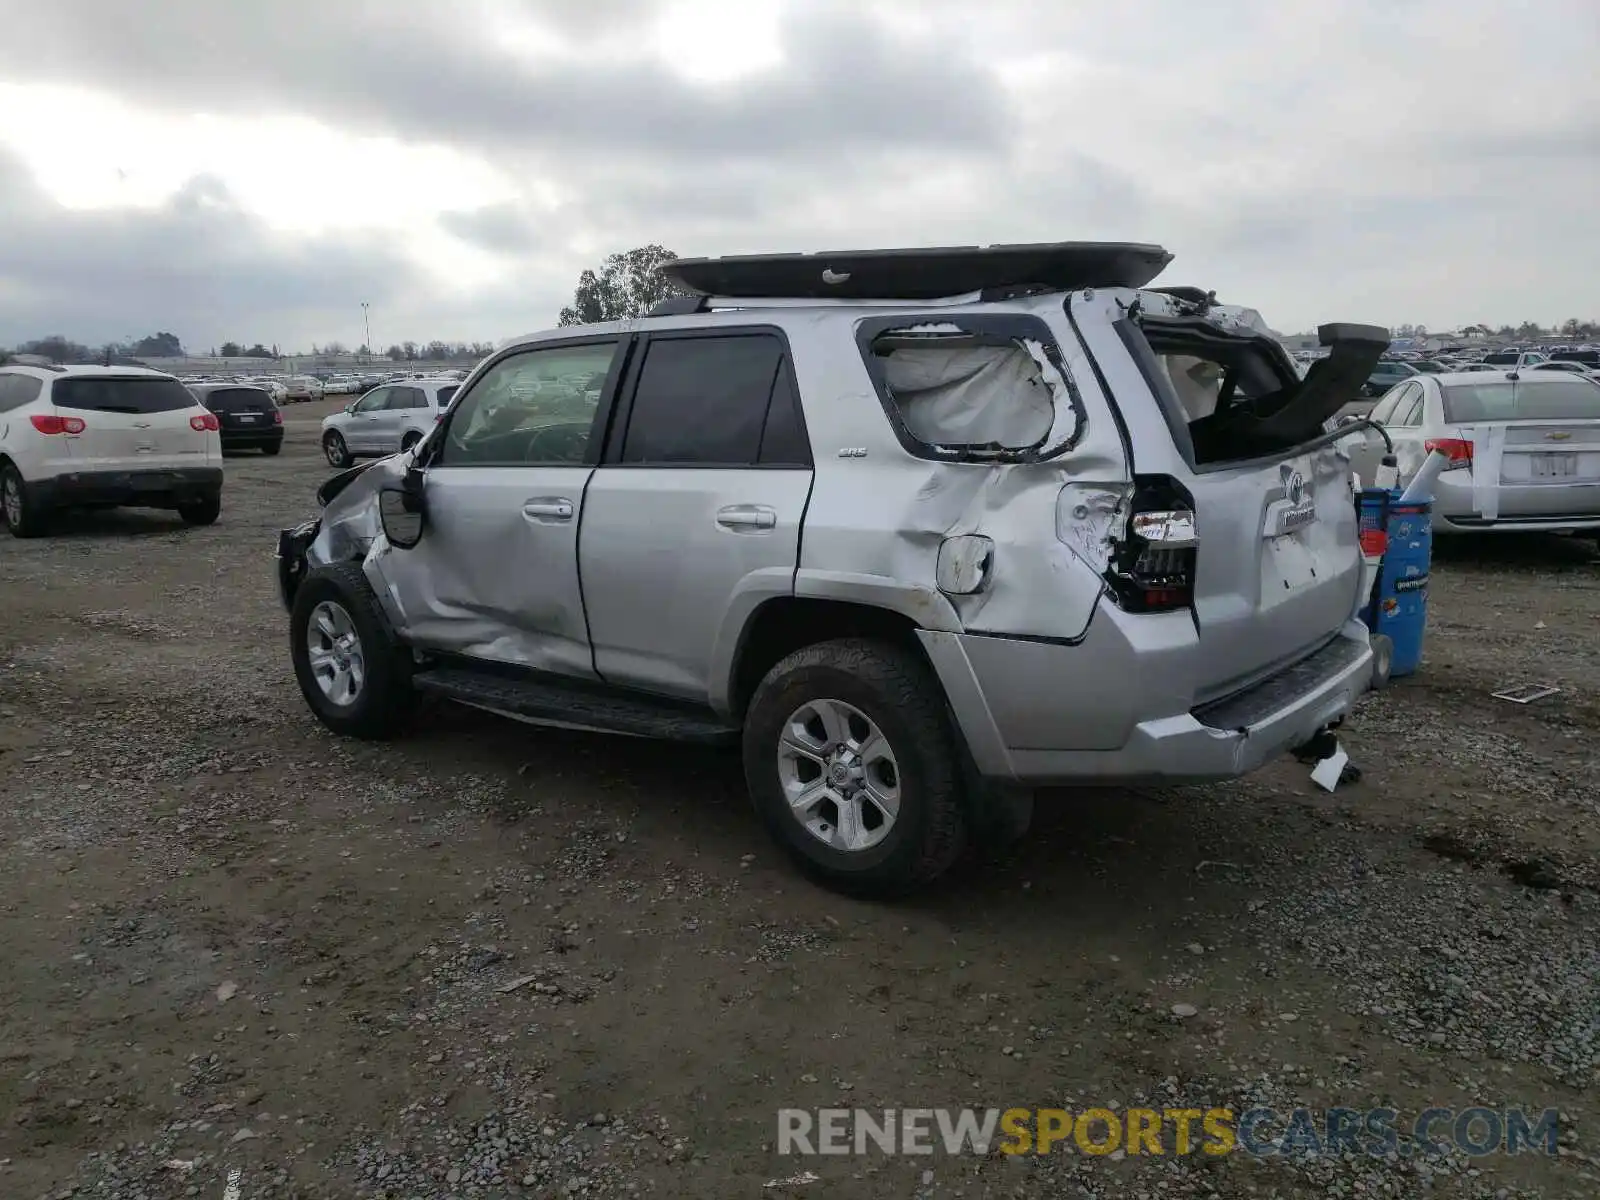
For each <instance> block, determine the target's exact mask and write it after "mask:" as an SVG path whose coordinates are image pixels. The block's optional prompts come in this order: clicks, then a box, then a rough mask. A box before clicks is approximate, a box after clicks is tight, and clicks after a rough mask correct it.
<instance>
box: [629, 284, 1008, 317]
mask: <svg viewBox="0 0 1600 1200" xmlns="http://www.w3.org/2000/svg"><path fill="white" fill-rule="evenodd" d="M1037 290H1038V289H1036V288H1025V289H1007V290H1005V291H1003V292H1002V291H1000V290H998V289H985V290H983V291H972V292H963V293H962V294H961V295H958V296H935V297H931V298H929V299H926V300H907V299H905V298H904V297H895V296H891V297H887V298H885V297H881V296H872V297H863V298H860V299H856V298H852V299H848V300H844V299H840V298H838V297H830V298H828V299H825V300H813V299H810V298H809V297H805V296H668V297H667V298H666V299H665V300H663V301H661V302H660V303H659V304H657V305H656V306H655V307H654V308H652V309H651V310H650V311H649V312H647V313H645V316H647V317H682V316H687V315H689V314H691V313H708V312H727V311H732V310H739V309H751V308H860V307H862V306H863V305H871V306H872V307H874V308H947V307H955V306H957V305H962V304H977V303H979V302H980V301H984V300H1004V299H1008V298H1010V296H1012V295H1018V294H1027V293H1029V292H1032V291H1037Z"/></svg>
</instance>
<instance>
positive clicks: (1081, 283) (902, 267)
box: [658, 242, 1172, 316]
mask: <svg viewBox="0 0 1600 1200" xmlns="http://www.w3.org/2000/svg"><path fill="white" fill-rule="evenodd" d="M1171 261H1172V255H1171V254H1169V253H1168V252H1167V251H1166V250H1164V249H1162V248H1161V247H1160V246H1155V245H1149V244H1146V243H1141V242H1041V243H1036V244H1027V245H1000V246H935V247H925V248H918V249H899V250H829V251H824V252H821V253H817V254H747V255H732V256H729V257H725V258H680V259H676V260H674V261H673V262H670V263H667V264H666V265H665V266H664V267H662V268H661V273H662V274H663V275H665V276H666V277H667V278H668V279H669V280H671V281H672V282H674V283H675V284H677V285H678V286H679V287H681V288H683V289H684V290H685V291H686V292H689V293H691V295H690V296H689V297H685V298H682V299H685V300H692V299H693V297H694V296H715V297H718V298H720V299H728V300H732V299H743V300H746V301H749V300H756V299H759V300H761V301H762V302H763V303H764V304H765V303H770V302H771V301H774V300H779V299H788V300H796V301H809V302H816V301H818V300H855V301H862V300H872V301H883V300H906V301H928V300H941V299H947V298H949V297H953V296H962V295H965V294H967V293H980V294H981V293H983V292H986V291H991V290H995V289H999V290H1002V291H1008V292H1010V293H1011V294H1015V293H1016V291H1017V290H1018V289H1021V290H1044V291H1076V290H1077V289H1079V288H1089V287H1133V288H1137V287H1143V286H1144V285H1145V284H1147V283H1149V282H1150V281H1151V280H1153V279H1154V278H1155V277H1156V276H1157V275H1159V274H1160V273H1161V272H1162V271H1163V270H1164V269H1165V268H1166V266H1167V264H1168V263H1170V262H1171ZM674 299H678V298H674ZM666 303H669V304H670V303H672V301H670V300H669V301H667V302H666ZM659 307H660V306H658V308H659ZM682 311H704V310H703V309H683V308H680V307H678V306H674V308H673V314H676V313H678V312H682ZM660 315H663V316H665V315H669V314H668V313H662V314H660Z"/></svg>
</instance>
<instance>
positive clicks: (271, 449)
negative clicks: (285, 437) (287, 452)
mask: <svg viewBox="0 0 1600 1200" xmlns="http://www.w3.org/2000/svg"><path fill="white" fill-rule="evenodd" d="M282 449H283V443H282V442H273V443H272V444H270V445H267V446H263V447H261V453H263V454H265V455H266V456H267V457H268V458H271V457H272V456H273V455H275V454H277V453H278V452H279V451H281V450H282Z"/></svg>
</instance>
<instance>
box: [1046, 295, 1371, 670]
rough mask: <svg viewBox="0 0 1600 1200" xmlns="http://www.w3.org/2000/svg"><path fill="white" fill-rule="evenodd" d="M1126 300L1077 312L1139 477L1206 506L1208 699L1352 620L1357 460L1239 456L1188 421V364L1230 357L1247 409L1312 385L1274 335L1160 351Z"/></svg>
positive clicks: (1202, 539)
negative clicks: (1280, 392)
mask: <svg viewBox="0 0 1600 1200" xmlns="http://www.w3.org/2000/svg"><path fill="white" fill-rule="evenodd" d="M1117 301H1118V298H1117V297H1115V296H1114V295H1113V296H1107V295H1105V294H1101V293H1096V294H1093V295H1090V296H1087V297H1086V296H1085V294H1084V293H1082V292H1078V293H1074V295H1073V296H1072V298H1071V299H1070V300H1069V301H1068V305H1069V313H1070V314H1071V315H1072V316H1073V318H1074V325H1075V328H1076V329H1077V330H1078V332H1079V335H1080V337H1081V339H1082V341H1083V342H1084V344H1085V346H1086V347H1087V348H1088V350H1089V351H1090V353H1091V354H1092V355H1093V357H1094V359H1095V361H1096V363H1097V364H1098V367H1099V374H1100V377H1102V378H1104V379H1106V380H1107V382H1108V383H1109V384H1110V387H1111V391H1112V392H1113V393H1114V400H1113V403H1114V404H1115V406H1116V407H1117V408H1118V409H1119V410H1120V412H1121V413H1122V416H1123V420H1124V421H1125V422H1126V424H1127V427H1128V439H1129V442H1130V444H1131V451H1132V457H1133V469H1134V471H1135V472H1136V474H1137V475H1138V476H1142V477H1145V478H1147V479H1151V480H1156V481H1159V480H1161V479H1162V478H1163V477H1164V478H1165V479H1166V480H1171V481H1173V482H1174V483H1176V484H1177V485H1178V486H1179V487H1181V488H1182V489H1183V490H1184V491H1186V492H1188V494H1189V496H1190V497H1192V499H1193V504H1194V512H1195V526H1196V531H1197V534H1198V539H1199V544H1198V546H1197V547H1196V549H1195V551H1194V563H1193V567H1192V570H1193V610H1194V617H1195V623H1196V626H1197V629H1198V634H1199V645H1198V649H1197V653H1196V655H1195V658H1194V659H1193V660H1192V662H1191V664H1190V667H1191V672H1192V674H1191V678H1190V679H1189V681H1188V683H1189V685H1190V686H1191V688H1192V689H1193V694H1194V695H1195V696H1196V699H1197V700H1198V701H1204V700H1206V699H1210V698H1213V697H1216V696H1221V695H1226V694H1229V693H1231V692H1233V691H1237V690H1239V689H1241V688H1244V687H1247V686H1249V685H1250V684H1251V683H1253V682H1255V681H1257V680H1259V679H1262V678H1264V677H1266V676H1269V675H1271V674H1273V673H1275V672H1276V671H1278V670H1281V669H1282V668H1284V667H1286V666H1288V665H1290V664H1292V663H1294V662H1296V661H1298V660H1299V659H1301V658H1304V657H1306V656H1307V655H1309V654H1311V653H1313V652H1315V651H1316V650H1317V649H1319V648H1320V647H1321V646H1323V645H1324V644H1326V643H1327V642H1328V641H1329V640H1330V639H1331V638H1332V637H1333V636H1335V635H1336V634H1337V633H1338V631H1339V630H1340V629H1341V628H1342V627H1343V626H1344V625H1345V623H1346V622H1347V621H1349V620H1350V619H1351V615H1352V613H1353V612H1354V611H1355V602H1356V593H1357V590H1358V588H1359V586H1360V578H1361V570H1362V564H1361V554H1360V546H1359V542H1358V540H1357V531H1356V512H1355V503H1354V499H1353V495H1352V491H1351V467H1350V460H1349V458H1348V457H1347V456H1346V454H1345V453H1344V452H1343V450H1341V449H1340V446H1339V442H1338V441H1336V440H1329V441H1328V442H1325V443H1324V444H1323V445H1321V446H1320V447H1317V448H1315V449H1302V448H1300V447H1298V446H1285V447H1284V448H1282V449H1281V450H1273V451H1267V452H1264V451H1263V450H1262V448H1261V447H1260V446H1254V447H1252V448H1248V449H1245V450H1243V451H1238V450H1235V449H1234V443H1233V442H1231V441H1229V440H1228V439H1227V438H1219V437H1215V436H1213V435H1212V434H1211V431H1212V430H1214V429H1216V428H1217V426H1216V424H1215V423H1214V420H1215V419H1214V418H1206V419H1205V420H1196V421H1194V422H1190V421H1188V420H1187V415H1186V411H1185V408H1184V405H1183V403H1182V401H1181V400H1180V399H1179V397H1178V395H1177V394H1176V392H1175V391H1174V389H1173V387H1172V385H1171V383H1170V379H1171V377H1172V373H1173V372H1174V371H1175V370H1182V363H1183V362H1184V361H1185V360H1186V359H1191V358H1193V357H1200V358H1209V359H1212V360H1214V361H1215V360H1216V358H1217V356H1219V355H1220V356H1222V357H1225V358H1226V359H1227V360H1228V361H1227V363H1226V364H1223V365H1224V366H1225V367H1226V369H1225V370H1224V371H1223V372H1221V381H1220V387H1221V389H1223V390H1226V389H1228V388H1229V386H1230V384H1229V382H1228V381H1229V379H1230V377H1231V378H1232V379H1233V384H1232V387H1233V388H1234V391H1233V401H1235V402H1236V401H1245V400H1248V399H1249V398H1250V397H1251V396H1252V395H1261V396H1264V397H1265V396H1271V395H1272V394H1273V392H1274V390H1276V389H1282V388H1286V387H1292V386H1298V385H1299V384H1300V383H1301V381H1300V380H1299V378H1298V377H1297V376H1296V375H1295V374H1294V372H1292V370H1291V368H1290V367H1289V365H1288V363H1287V362H1286V361H1282V362H1280V361H1279V360H1280V359H1282V358H1283V355H1282V352H1281V350H1276V351H1275V350H1274V349H1273V348H1272V346H1271V345H1269V342H1270V339H1269V338H1267V337H1265V336H1264V335H1261V336H1251V335H1248V334H1244V333H1240V334H1237V335H1235V334H1233V333H1230V331H1229V330H1228V329H1226V328H1224V327H1221V326H1217V327H1213V328H1212V329H1210V330H1209V332H1203V333H1200V332H1196V333H1186V334H1184V335H1182V336H1173V337H1171V338H1168V339H1167V340H1165V341H1161V340H1160V338H1159V337H1158V335H1157V334H1156V332H1155V330H1154V326H1155V325H1156V323H1155V322H1150V321H1146V322H1144V323H1142V324H1141V323H1139V322H1136V321H1133V320H1130V319H1129V318H1128V317H1127V316H1126V314H1125V311H1124V310H1123V308H1119V306H1118V302H1117ZM1147 332H1148V333H1149V334H1150V337H1148V338H1147V336H1146V334H1147ZM1152 338H1155V339H1157V340H1156V341H1152V340H1151V339H1152ZM1167 358H1171V359H1173V361H1172V363H1171V364H1168V363H1166V362H1164V361H1163V360H1164V359H1167ZM1241 368H1243V369H1241ZM1231 403H1232V402H1230V406H1231ZM1207 421H1212V422H1213V423H1212V424H1211V425H1209V426H1208V425H1207V423H1206V422H1207Z"/></svg>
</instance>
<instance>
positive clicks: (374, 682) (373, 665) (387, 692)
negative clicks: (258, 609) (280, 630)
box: [289, 563, 413, 740]
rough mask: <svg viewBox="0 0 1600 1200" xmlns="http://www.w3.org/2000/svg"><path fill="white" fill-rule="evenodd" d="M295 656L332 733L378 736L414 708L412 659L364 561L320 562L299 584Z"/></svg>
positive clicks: (292, 643)
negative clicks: (364, 569)
mask: <svg viewBox="0 0 1600 1200" xmlns="http://www.w3.org/2000/svg"><path fill="white" fill-rule="evenodd" d="M289 655H290V658H291V659H292V660H293V662H294V674H295V679H296V680H297V681H298V682H299V684H300V693H301V695H303V696H304V697H305V698H306V704H307V705H309V706H310V708H311V711H312V712H313V713H314V714H316V717H317V720H319V721H321V722H322V723H323V724H324V725H326V726H327V727H328V728H329V729H331V730H333V732H335V733H338V734H342V735H344V736H346V737H358V738H366V739H371V740H378V739H382V738H387V737H391V736H393V735H394V734H395V733H397V732H399V731H400V730H401V729H402V728H403V727H404V726H405V723H406V719H407V718H408V717H409V716H410V714H411V706H412V700H413V693H412V690H411V658H410V655H409V654H407V653H406V651H405V649H404V647H402V646H400V645H399V644H397V643H396V641H395V639H394V636H393V634H392V633H391V632H390V630H389V623H388V621H387V620H386V619H385V617H384V615H383V610H382V609H381V608H380V607H379V605H378V597H377V596H376V595H375V594H374V593H373V590H372V587H371V585H370V584H368V583H367V578H366V576H365V575H363V574H362V573H361V567H360V565H359V564H357V563H333V564H331V565H329V566H326V567H318V568H317V569H316V570H314V571H312V572H311V573H310V574H308V575H307V576H306V577H305V578H304V579H303V580H301V582H300V586H299V587H297V588H296V589H295V593H294V605H293V607H292V608H291V610H290V614H289Z"/></svg>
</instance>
